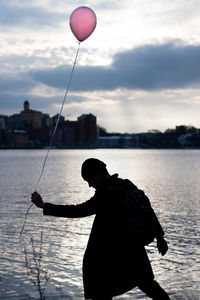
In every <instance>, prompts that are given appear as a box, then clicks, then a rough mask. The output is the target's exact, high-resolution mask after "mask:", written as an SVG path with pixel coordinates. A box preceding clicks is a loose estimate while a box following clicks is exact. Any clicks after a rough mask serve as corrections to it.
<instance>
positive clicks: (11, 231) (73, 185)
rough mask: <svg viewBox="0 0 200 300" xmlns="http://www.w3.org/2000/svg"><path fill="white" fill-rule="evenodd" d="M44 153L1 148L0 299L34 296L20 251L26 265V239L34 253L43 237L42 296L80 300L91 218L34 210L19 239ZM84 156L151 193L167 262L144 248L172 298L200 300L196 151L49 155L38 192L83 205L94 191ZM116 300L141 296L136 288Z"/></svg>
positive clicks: (199, 158) (199, 155) (55, 152)
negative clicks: (165, 243)
mask: <svg viewBox="0 0 200 300" xmlns="http://www.w3.org/2000/svg"><path fill="white" fill-rule="evenodd" d="M45 155H46V150H1V151H0V191H1V192H0V245H1V246H0V272H1V273H0V299H16V300H19V299H28V296H27V295H29V296H30V297H32V299H38V298H37V293H36V292H35V287H34V286H33V285H32V283H31V282H30V281H29V279H28V276H27V273H26V268H25V259H24V246H25V248H26V249H27V251H28V259H29V260H31V244H30V238H31V236H32V237H33V239H34V241H35V247H36V248H37V247H38V246H39V239H40V234H41V232H43V258H42V268H43V269H45V270H48V272H49V274H50V280H49V282H48V285H47V287H46V291H45V294H46V299H61V298H63V299H70V297H71V298H72V299H83V287H82V277H81V276H82V274H81V265H82V256H83V254H84V249H85V247H86V244H87V240H88V235H89V233H90V228H91V225H92V221H93V216H92V217H88V218H81V219H63V218H54V217H50V216H43V214H42V210H40V209H38V208H36V207H32V208H31V210H30V212H29V215H28V218H27V223H26V226H25V229H24V232H23V239H22V241H21V242H20V240H19V233H20V230H21V228H22V225H23V222H24V216H25V213H26V210H27V208H28V207H29V205H30V195H31V193H32V192H33V190H34V186H35V185H36V183H37V180H38V176H39V174H40V170H41V167H42V163H43V160H44V157H45ZM89 157H96V158H100V159H102V160H104V161H105V162H106V163H107V167H108V170H109V172H110V173H111V174H113V173H118V174H119V175H120V177H122V178H129V179H131V180H132V181H133V182H134V183H135V184H136V185H137V186H138V187H139V188H141V189H143V190H144V191H145V193H146V194H147V195H148V196H149V198H150V199H151V203H152V206H153V208H154V210H155V211H156V213H157V215H158V217H159V219H160V222H161V224H162V225H163V228H164V230H165V232H166V238H167V241H168V243H169V251H168V253H167V255H166V256H164V257H161V256H160V255H159V254H158V253H157V249H156V245H155V243H152V244H151V245H150V246H148V247H147V251H148V254H149V257H150V260H151V262H152V266H153V270H154V273H155V277H156V279H157V280H158V282H159V283H160V284H161V285H162V286H163V288H165V289H166V290H167V291H168V292H169V293H170V294H171V295H173V296H172V298H173V299H199V298H198V296H199V295H200V234H199V228H200V199H199V195H200V151H199V150H132V149H131V150H129V149H125V150H119V149H106V150H51V151H50V155H49V158H48V161H47V165H46V168H45V172H44V176H43V177H42V179H41V182H40V185H39V188H38V191H39V192H40V193H41V195H42V196H43V199H44V201H49V202H52V203H57V204H77V203H81V202H83V201H85V200H88V199H89V198H90V197H91V196H92V195H93V193H94V190H92V189H89V187H88V185H87V184H86V183H85V182H84V181H83V180H82V178H81V176H80V168H81V164H82V162H83V161H84V160H85V159H86V158H89ZM64 295H65V298H64ZM116 299H146V298H145V296H144V295H143V294H142V293H141V292H140V291H139V290H138V289H137V288H136V289H133V290H131V291H130V292H128V293H127V294H125V295H123V296H120V297H116Z"/></svg>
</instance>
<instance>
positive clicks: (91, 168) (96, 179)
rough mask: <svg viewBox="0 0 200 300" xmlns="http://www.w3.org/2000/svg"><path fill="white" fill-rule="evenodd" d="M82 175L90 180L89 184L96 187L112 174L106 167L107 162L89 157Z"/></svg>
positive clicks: (83, 167)
mask: <svg viewBox="0 0 200 300" xmlns="http://www.w3.org/2000/svg"><path fill="white" fill-rule="evenodd" d="M81 175H82V177H83V179H84V180H86V181H87V182H88V184H89V186H92V187H94V188H97V187H98V185H99V184H100V183H101V182H103V181H104V180H105V179H107V177H109V176H110V175H109V173H108V171H107V169H106V164H105V163H104V162H103V161H101V160H99V159H96V158H89V159H86V160H85V161H84V162H83V164H82V168H81Z"/></svg>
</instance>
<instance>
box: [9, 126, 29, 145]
mask: <svg viewBox="0 0 200 300" xmlns="http://www.w3.org/2000/svg"><path fill="white" fill-rule="evenodd" d="M28 143H29V136H28V134H27V132H26V131H25V130H17V129H15V130H10V131H9V133H8V146H9V147H11V148H25V147H27V146H28Z"/></svg>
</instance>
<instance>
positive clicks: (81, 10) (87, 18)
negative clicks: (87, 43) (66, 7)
mask: <svg viewBox="0 0 200 300" xmlns="http://www.w3.org/2000/svg"><path fill="white" fill-rule="evenodd" d="M96 23H97V20H96V15H95V13H94V12H93V10H92V9H91V8H89V7H86V6H81V7H78V8H76V9H75V10H74V11H73V12H72V14H71V16H70V27H71V30H72V32H73V34H74V35H75V37H76V38H77V39H78V40H79V42H82V41H84V40H86V39H87V38H88V37H89V36H90V35H91V34H92V32H93V31H94V29H95V27H96Z"/></svg>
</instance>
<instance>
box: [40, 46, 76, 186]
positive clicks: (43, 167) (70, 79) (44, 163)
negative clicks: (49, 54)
mask: <svg viewBox="0 0 200 300" xmlns="http://www.w3.org/2000/svg"><path fill="white" fill-rule="evenodd" d="M79 49H80V42H79V44H78V49H77V52H76V56H75V60H74V64H73V67H72V70H71V74H70V77H69V80H68V84H67V88H66V92H65V96H64V98H63V102H62V105H61V108H60V113H59V115H58V119H57V121H56V125H55V127H54V131H53V134H52V137H51V141H50V143H49V147H48V151H47V154H46V157H45V159H44V162H43V165H42V169H41V174H40V176H39V178H38V182H37V184H36V186H35V191H37V188H38V185H39V183H40V179H41V178H42V176H43V173H44V169H45V165H46V161H47V158H48V155H49V151H50V148H51V146H52V144H53V140H54V137H55V133H56V130H57V127H58V123H59V121H60V117H61V114H62V110H63V107H64V104H65V100H66V97H67V94H68V91H69V87H70V84H71V81H72V76H73V73H74V69H75V65H76V61H77V57H78V53H79Z"/></svg>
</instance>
